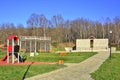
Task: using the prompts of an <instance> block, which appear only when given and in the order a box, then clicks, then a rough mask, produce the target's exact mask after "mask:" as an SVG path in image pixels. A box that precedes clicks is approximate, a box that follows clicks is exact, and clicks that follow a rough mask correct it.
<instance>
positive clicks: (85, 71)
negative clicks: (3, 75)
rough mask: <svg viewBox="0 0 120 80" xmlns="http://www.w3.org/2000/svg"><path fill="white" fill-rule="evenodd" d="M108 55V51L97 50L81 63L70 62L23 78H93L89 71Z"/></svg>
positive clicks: (36, 79) (44, 79) (45, 79)
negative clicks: (70, 63)
mask: <svg viewBox="0 0 120 80" xmlns="http://www.w3.org/2000/svg"><path fill="white" fill-rule="evenodd" d="M108 57H109V53H108V52H99V53H98V54H96V55H94V56H92V57H90V58H88V59H86V60H85V61H83V62H81V63H78V64H72V65H69V66H68V67H65V68H62V69H59V70H55V71H52V72H49V73H45V74H42V75H37V76H34V77H31V78H27V79H25V80H93V79H92V78H91V76H90V73H92V72H94V71H95V70H97V69H98V68H99V67H100V65H101V64H102V63H103V62H104V61H105V60H106V59H107V58H108Z"/></svg>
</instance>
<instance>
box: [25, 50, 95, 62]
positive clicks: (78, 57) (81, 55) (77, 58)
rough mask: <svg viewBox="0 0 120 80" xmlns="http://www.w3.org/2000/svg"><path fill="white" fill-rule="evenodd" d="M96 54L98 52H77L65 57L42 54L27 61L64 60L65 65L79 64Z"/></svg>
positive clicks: (54, 54)
mask: <svg viewBox="0 0 120 80" xmlns="http://www.w3.org/2000/svg"><path fill="white" fill-rule="evenodd" d="M95 54H96V52H76V53H68V54H67V55H65V56H59V55H58V54H57V53H40V54H39V55H36V56H35V57H28V59H27V60H28V61H41V62H58V60H59V59H63V60H64V62H65V63H79V62H81V61H83V60H85V59H87V58H88V57H90V56H93V55H95Z"/></svg>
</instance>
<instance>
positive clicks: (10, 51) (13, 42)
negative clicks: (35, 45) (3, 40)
mask: <svg viewBox="0 0 120 80" xmlns="http://www.w3.org/2000/svg"><path fill="white" fill-rule="evenodd" d="M15 57H16V58H17V63H20V62H24V61H25V59H24V58H22V56H20V54H19V38H18V37H17V36H15V35H11V36H9V37H8V39H7V54H6V55H5V56H4V57H3V58H2V59H1V60H0V62H3V63H5V62H7V63H11V61H10V58H11V59H12V64H14V63H15Z"/></svg>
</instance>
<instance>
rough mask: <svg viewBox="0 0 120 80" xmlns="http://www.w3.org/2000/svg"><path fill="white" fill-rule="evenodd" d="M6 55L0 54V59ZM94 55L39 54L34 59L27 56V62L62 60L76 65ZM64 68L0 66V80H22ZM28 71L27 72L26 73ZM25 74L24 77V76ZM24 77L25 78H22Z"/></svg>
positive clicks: (52, 66)
mask: <svg viewBox="0 0 120 80" xmlns="http://www.w3.org/2000/svg"><path fill="white" fill-rule="evenodd" d="M5 54H6V53H5V52H4V53H0V58H2V57H3V56H4V55H5ZM95 54H96V53H92V52H87V53H70V54H68V55H66V56H58V54H57V53H40V54H39V55H35V56H34V57H30V56H29V54H26V55H27V61H31V62H37V61H40V62H58V60H59V59H63V60H64V62H69V63H78V62H81V61H83V60H85V59H87V58H88V57H90V56H93V55H95ZM63 67H65V66H64V65H58V64H54V65H47V64H46V65H45V64H44V65H43V64H42V65H41V64H40V65H35V64H32V65H23V66H13V65H11V66H0V80H22V78H23V77H31V76H34V75H38V74H43V73H47V72H50V71H53V70H56V69H59V68H63ZM27 69H28V72H26V71H27ZM25 73H26V75H25ZM24 75H25V76H24Z"/></svg>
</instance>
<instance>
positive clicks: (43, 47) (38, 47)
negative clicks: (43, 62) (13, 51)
mask: <svg viewBox="0 0 120 80" xmlns="http://www.w3.org/2000/svg"><path fill="white" fill-rule="evenodd" d="M20 49H26V51H27V52H30V53H36V52H38V51H40V52H49V51H50V50H51V37H36V36H21V37H20Z"/></svg>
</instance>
